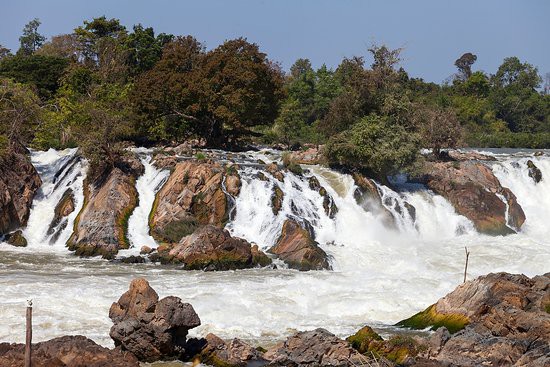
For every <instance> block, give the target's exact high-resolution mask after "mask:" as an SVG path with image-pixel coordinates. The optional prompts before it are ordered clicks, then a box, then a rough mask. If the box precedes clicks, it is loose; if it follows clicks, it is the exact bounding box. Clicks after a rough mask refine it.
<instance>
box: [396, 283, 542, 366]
mask: <svg viewBox="0 0 550 367" xmlns="http://www.w3.org/2000/svg"><path fill="white" fill-rule="evenodd" d="M549 310H550V273H548V274H545V275H541V276H535V277H534V278H528V277H526V276H525V275H515V274H507V273H496V274H489V275H486V276H482V277H479V278H477V279H475V280H473V281H469V282H466V283H464V284H462V285H460V286H458V287H457V288H456V289H455V290H454V291H453V292H451V293H449V294H448V295H447V296H445V297H444V298H442V299H440V300H439V301H438V302H437V303H436V304H434V305H432V306H430V307H429V308H428V309H427V310H425V311H423V312H421V313H419V314H417V315H414V316H413V317H411V318H409V319H407V320H404V321H402V322H401V323H400V324H401V325H407V326H414V327H415V328H425V327H429V326H432V327H433V328H439V327H443V326H445V327H446V328H447V329H448V330H449V331H450V332H451V333H453V334H452V335H447V334H445V332H443V334H442V335H441V336H437V337H434V338H436V339H437V340H435V341H434V340H430V350H429V355H430V356H431V357H430V358H432V359H434V360H436V361H439V362H441V363H443V364H445V365H457V366H481V365H493V366H504V365H506V366H511V365H514V366H547V365H548V364H549V363H550V313H549V312H548V311H549Z"/></svg>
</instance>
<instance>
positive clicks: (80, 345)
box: [0, 335, 139, 367]
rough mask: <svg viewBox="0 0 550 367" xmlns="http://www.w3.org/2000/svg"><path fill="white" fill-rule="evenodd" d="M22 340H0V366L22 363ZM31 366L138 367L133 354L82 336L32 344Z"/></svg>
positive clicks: (23, 346) (23, 351)
mask: <svg viewBox="0 0 550 367" xmlns="http://www.w3.org/2000/svg"><path fill="white" fill-rule="evenodd" d="M24 355H25V345H24V344H8V343H1V344H0V366H5V367H15V366H23V365H24ZM32 366H33V367H107V366H109V367H139V362H138V360H137V359H136V357H134V355H133V354H131V353H128V352H123V351H121V350H120V349H107V348H104V347H102V346H100V345H98V344H96V343H95V342H94V341H92V340H90V339H88V338H86V337H84V336H82V335H76V336H63V337H59V338H55V339H51V340H48V341H45V342H41V343H36V344H33V346H32Z"/></svg>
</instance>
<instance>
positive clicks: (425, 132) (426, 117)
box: [416, 107, 463, 158]
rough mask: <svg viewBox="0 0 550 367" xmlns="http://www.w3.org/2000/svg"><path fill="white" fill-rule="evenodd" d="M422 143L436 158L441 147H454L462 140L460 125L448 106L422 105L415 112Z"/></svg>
mask: <svg viewBox="0 0 550 367" xmlns="http://www.w3.org/2000/svg"><path fill="white" fill-rule="evenodd" d="M416 115H417V116H416V118H417V121H416V123H417V124H418V126H419V130H420V136H421V139H422V144H423V146H424V147H425V148H430V149H431V150H432V153H433V154H434V156H435V157H436V158H439V157H440V154H441V149H442V148H456V147H457V146H459V144H460V143H461V142H462V134H463V133H462V126H461V125H460V122H459V121H458V119H457V117H456V115H455V113H454V111H453V110H452V109H449V108H438V107H424V108H419V109H418V110H417V112H416Z"/></svg>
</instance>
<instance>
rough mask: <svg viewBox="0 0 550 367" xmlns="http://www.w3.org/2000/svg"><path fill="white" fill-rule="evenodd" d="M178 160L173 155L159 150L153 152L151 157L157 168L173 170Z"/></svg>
mask: <svg viewBox="0 0 550 367" xmlns="http://www.w3.org/2000/svg"><path fill="white" fill-rule="evenodd" d="M179 161H180V160H179V159H178V157H175V156H173V155H166V153H163V152H160V153H157V154H155V156H154V159H153V165H154V166H155V167H156V168H158V169H167V170H173V169H174V168H175V167H176V165H177V164H178V162H179Z"/></svg>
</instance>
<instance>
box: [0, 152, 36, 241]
mask: <svg viewBox="0 0 550 367" xmlns="http://www.w3.org/2000/svg"><path fill="white" fill-rule="evenodd" d="M28 153H29V152H28V151H27V149H26V148H25V147H23V146H22V145H19V144H16V145H13V150H12V151H10V152H9V153H8V154H7V155H5V156H3V157H0V235H2V234H6V233H8V232H11V231H13V230H16V229H18V228H20V227H23V226H25V225H26V224H27V220H28V219H29V214H30V208H31V205H32V200H33V198H34V195H35V193H36V191H38V189H39V188H40V186H41V185H42V180H41V179H40V176H39V175H38V172H36V169H35V168H34V166H33V165H32V164H31V161H30V159H29V157H28Z"/></svg>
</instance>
